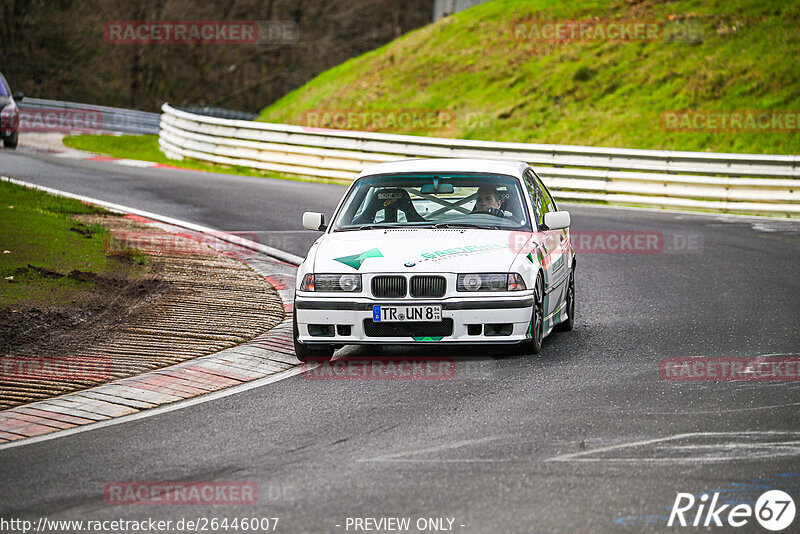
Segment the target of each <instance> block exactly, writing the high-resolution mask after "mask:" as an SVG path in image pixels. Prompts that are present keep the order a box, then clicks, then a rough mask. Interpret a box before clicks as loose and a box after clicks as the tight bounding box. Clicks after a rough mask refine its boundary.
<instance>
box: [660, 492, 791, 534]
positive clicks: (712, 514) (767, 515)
mask: <svg viewBox="0 0 800 534" xmlns="http://www.w3.org/2000/svg"><path fill="white" fill-rule="evenodd" d="M719 496H720V494H719V492H714V494H713V495H712V496H711V499H710V500H709V496H708V494H706V493H704V494H702V495H701V496H700V498H699V499H698V498H696V497H695V496H694V495H692V494H691V493H678V496H677V497H676V498H675V503H674V504H673V505H672V512H671V513H670V515H669V521H667V526H668V527H672V526H679V525H680V526H682V527H710V526H717V527H721V526H730V527H743V526H745V525H747V524H748V523H750V522H751V521H752V520H753V518H755V520H756V521H757V522H758V523H759V524H760V525H761V526H762V527H764V528H765V529H767V530H771V531H773V532H777V531H779V530H784V529H785V528H787V527H789V525H791V524H792V522H793V521H794V515H795V506H794V500H793V499H792V498H791V497H790V496H789V494H788V493H786V492H783V491H780V490H769V491H767V492H765V493H762V494H761V496H760V497H759V498H758V500H757V501H756V504H755V506H750V505H749V504H742V503H738V504H735V505H733V506H732V505H731V504H720V503H719ZM695 507H696V510H695Z"/></svg>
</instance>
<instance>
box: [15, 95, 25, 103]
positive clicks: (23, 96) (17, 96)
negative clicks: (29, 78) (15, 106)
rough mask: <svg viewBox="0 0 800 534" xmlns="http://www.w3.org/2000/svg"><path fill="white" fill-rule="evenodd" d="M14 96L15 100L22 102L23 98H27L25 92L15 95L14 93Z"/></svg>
mask: <svg viewBox="0 0 800 534" xmlns="http://www.w3.org/2000/svg"><path fill="white" fill-rule="evenodd" d="M13 97H14V100H15V101H17V102H22V99H23V98H25V94H24V93H17V94H15V95H13Z"/></svg>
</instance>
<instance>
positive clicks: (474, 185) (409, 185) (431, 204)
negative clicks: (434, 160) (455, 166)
mask: <svg viewBox="0 0 800 534" xmlns="http://www.w3.org/2000/svg"><path fill="white" fill-rule="evenodd" d="M398 226H402V227H431V226H435V227H440V228H447V227H453V228H487V229H501V230H527V231H530V221H529V218H528V216H527V209H526V208H525V202H524V201H523V196H522V192H521V189H520V186H519V180H517V179H516V178H513V177H511V176H505V175H495V174H487V173H468V174H467V173H460V174H439V173H436V174H399V175H398V174H395V175H379V176H369V177H365V178H361V179H360V180H359V181H358V182H356V184H355V185H354V186H353V188H352V189H351V190H350V191H349V194H348V195H347V198H346V199H345V201H344V203H343V204H342V209H341V210H340V211H339V214H338V216H337V217H336V220H335V221H334V223H333V228H332V231H334V232H337V231H350V230H364V229H372V228H385V227H398Z"/></svg>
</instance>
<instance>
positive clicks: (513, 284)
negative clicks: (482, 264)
mask: <svg viewBox="0 0 800 534" xmlns="http://www.w3.org/2000/svg"><path fill="white" fill-rule="evenodd" d="M524 289H527V288H526V286H525V281H524V280H523V279H522V276H521V275H520V274H519V273H474V274H459V275H458V279H457V284H456V290H458V291H470V292H472V291H523V290H524Z"/></svg>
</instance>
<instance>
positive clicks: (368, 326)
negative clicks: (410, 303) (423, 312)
mask: <svg viewBox="0 0 800 534" xmlns="http://www.w3.org/2000/svg"><path fill="white" fill-rule="evenodd" d="M364 334H365V335H366V336H367V337H446V336H452V335H453V320H452V319H449V318H447V319H442V320H441V321H438V322H429V323H383V322H379V323H376V322H375V321H373V320H372V319H364Z"/></svg>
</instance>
